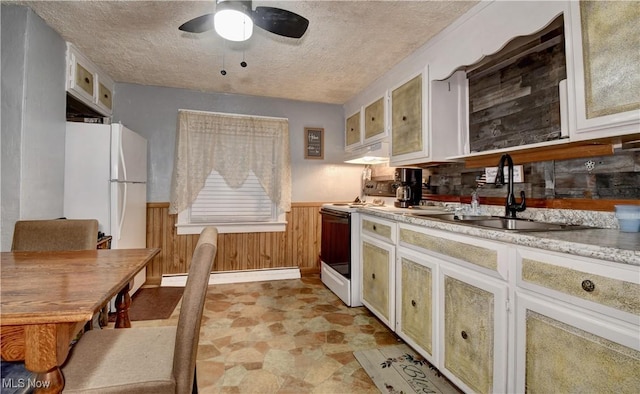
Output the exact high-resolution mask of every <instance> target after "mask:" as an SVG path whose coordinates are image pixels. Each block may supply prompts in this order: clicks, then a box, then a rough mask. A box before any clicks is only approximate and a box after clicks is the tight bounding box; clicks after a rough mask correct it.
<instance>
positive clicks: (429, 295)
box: [396, 248, 438, 365]
mask: <svg viewBox="0 0 640 394" xmlns="http://www.w3.org/2000/svg"><path fill="white" fill-rule="evenodd" d="M396 252H397V254H396V333H397V334H398V335H399V336H400V337H401V338H402V339H404V340H405V341H406V342H407V343H408V344H409V345H410V346H411V347H412V348H414V349H415V350H417V351H418V352H419V353H420V354H421V355H422V356H423V357H424V358H426V359H427V360H429V362H431V363H432V364H433V365H437V363H438V362H437V359H436V354H437V353H436V351H435V349H436V332H437V331H436V324H435V322H436V308H437V301H436V300H437V294H438V291H437V289H438V286H437V283H438V282H437V278H438V276H437V273H438V268H437V267H438V265H437V262H436V261H432V258H430V257H429V256H425V255H421V254H420V253H417V252H415V251H411V250H406V249H401V248H398V250H397V251H396Z"/></svg>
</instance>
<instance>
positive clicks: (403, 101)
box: [390, 69, 429, 166]
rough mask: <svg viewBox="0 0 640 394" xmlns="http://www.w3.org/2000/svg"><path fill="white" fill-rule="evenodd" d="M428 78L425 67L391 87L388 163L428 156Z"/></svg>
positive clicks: (412, 161) (399, 162)
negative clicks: (389, 154) (406, 79)
mask: <svg viewBox="0 0 640 394" xmlns="http://www.w3.org/2000/svg"><path fill="white" fill-rule="evenodd" d="M427 78H428V69H427V70H425V72H424V73H420V74H418V75H416V76H413V77H412V78H411V79H410V80H408V81H406V82H405V83H403V84H402V85H400V86H398V87H396V88H395V89H393V90H392V91H391V158H390V165H391V166H397V165H403V164H412V163H418V162H420V161H424V160H425V159H427V155H428V142H429V141H428V138H427V130H428V128H427V127H425V124H426V122H425V119H426V111H425V108H426V99H425V97H426V90H427V88H426V86H428V85H425V84H424V81H425V80H426V79H427Z"/></svg>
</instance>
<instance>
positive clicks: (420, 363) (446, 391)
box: [353, 344, 461, 394]
mask: <svg viewBox="0 0 640 394" xmlns="http://www.w3.org/2000/svg"><path fill="white" fill-rule="evenodd" d="M353 355H354V356H355V358H356V359H357V360H358V362H359V363H360V365H362V367H363V368H364V370H365V371H366V372H367V374H368V375H369V377H371V380H373V382H374V383H375V385H376V387H377V388H378V390H380V392H382V393H393V394H395V393H404V394H408V393H442V394H459V393H461V391H460V390H458V389H457V388H456V387H455V386H453V385H452V384H451V383H450V382H449V381H448V380H446V379H445V378H444V377H442V376H438V375H439V373H438V372H437V370H435V369H433V368H432V367H431V366H430V364H429V363H428V362H427V360H425V359H424V358H423V357H422V356H420V355H418V354H417V353H416V352H415V351H414V350H413V349H411V348H410V347H409V346H407V345H404V344H403V345H397V346H389V347H383V348H379V349H369V350H359V351H356V352H354V353H353Z"/></svg>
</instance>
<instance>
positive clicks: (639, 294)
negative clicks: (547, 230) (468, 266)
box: [518, 248, 640, 323]
mask: <svg viewBox="0 0 640 394" xmlns="http://www.w3.org/2000/svg"><path fill="white" fill-rule="evenodd" d="M639 278H640V268H639V267H636V266H627V265H619V264H613V263H607V262H600V261H598V260H593V259H585V258H580V257H576V256H570V255H563V254H556V253H553V254H552V253H550V252H540V251H537V250H528V249H522V248H519V249H518V285H519V286H520V287H524V288H528V289H530V290H534V291H538V292H541V293H543V294H548V295H550V296H552V297H555V298H558V297H559V296H560V297H562V300H564V301H566V302H570V303H574V304H579V305H581V306H584V307H587V308H590V309H593V310H597V311H599V312H602V313H606V314H609V315H612V316H616V317H618V318H622V319H624V320H627V321H630V322H635V323H638V320H639V317H638V315H640V284H639V283H638V280H639ZM558 293H559V294H558ZM566 296H569V297H566ZM602 307H604V308H602ZM620 312H622V313H620Z"/></svg>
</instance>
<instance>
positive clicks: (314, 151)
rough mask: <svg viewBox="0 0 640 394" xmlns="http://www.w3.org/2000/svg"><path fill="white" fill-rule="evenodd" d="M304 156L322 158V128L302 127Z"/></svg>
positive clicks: (306, 157)
mask: <svg viewBox="0 0 640 394" xmlns="http://www.w3.org/2000/svg"><path fill="white" fill-rule="evenodd" d="M304 158H305V159H320V160H323V159H324V129H320V128H315V127H305V128H304Z"/></svg>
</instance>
